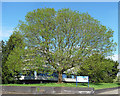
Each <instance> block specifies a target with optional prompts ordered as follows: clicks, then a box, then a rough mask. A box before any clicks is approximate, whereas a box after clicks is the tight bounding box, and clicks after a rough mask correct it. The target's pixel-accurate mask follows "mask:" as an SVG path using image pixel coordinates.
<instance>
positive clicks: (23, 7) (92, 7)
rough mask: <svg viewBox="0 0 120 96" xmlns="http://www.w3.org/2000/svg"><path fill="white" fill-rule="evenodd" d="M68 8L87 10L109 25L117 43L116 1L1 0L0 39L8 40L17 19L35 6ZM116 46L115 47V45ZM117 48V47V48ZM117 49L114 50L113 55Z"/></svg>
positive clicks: (22, 17)
mask: <svg viewBox="0 0 120 96" xmlns="http://www.w3.org/2000/svg"><path fill="white" fill-rule="evenodd" d="M45 7H46V8H54V9H55V10H58V9H61V8H70V9H71V10H78V11H79V12H88V13H89V14H90V15H91V16H92V17H94V18H95V19H97V20H98V21H100V22H101V24H102V25H105V26H107V27H110V28H111V29H112V30H113V31H115V32H114V41H115V42H117V43H118V3H117V2H54V3H53V2H3V3H2V33H0V40H8V39H9V36H10V35H11V34H12V31H13V29H14V28H15V27H16V26H17V24H18V23H19V20H23V21H24V19H25V15H26V14H27V12H29V11H33V10H34V9H37V8H45ZM116 48H117V47H116ZM117 50H118V48H117ZM117 54H118V51H115V55H117Z"/></svg>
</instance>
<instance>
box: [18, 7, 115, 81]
mask: <svg viewBox="0 0 120 96" xmlns="http://www.w3.org/2000/svg"><path fill="white" fill-rule="evenodd" d="M18 30H19V31H20V32H21V33H22V34H23V35H24V38H25V42H26V44H27V48H28V49H29V48H34V47H36V49H41V51H42V53H41V54H44V55H43V57H44V62H45V63H46V64H49V65H51V66H52V67H53V68H54V69H56V71H57V73H58V75H59V77H58V82H59V83H61V82H62V73H63V72H64V71H66V70H67V69H70V68H72V67H74V66H79V65H80V64H81V63H82V62H83V61H84V60H85V58H87V57H88V56H90V55H91V54H93V53H94V54H95V53H99V54H102V55H110V54H111V53H112V51H113V50H114V48H115V45H116V44H115V43H113V39H112V37H113V31H112V30H111V29H110V28H106V26H103V25H101V24H100V22H99V21H98V20H96V19H94V18H93V17H91V16H90V15H89V14H88V13H79V12H78V11H72V10H70V9H61V10H58V11H55V10H54V9H53V8H45V9H37V10H33V11H32V12H29V13H27V15H26V16H25V22H23V21H20V23H19V26H18ZM37 58H39V59H38V61H41V60H43V59H42V58H41V56H40V55H38V57H37ZM36 64H37V62H36ZM40 64H43V63H38V65H40Z"/></svg>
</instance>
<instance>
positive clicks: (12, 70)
mask: <svg viewBox="0 0 120 96" xmlns="http://www.w3.org/2000/svg"><path fill="white" fill-rule="evenodd" d="M24 47H25V45H24V43H23V37H22V35H21V34H20V33H19V32H17V31H14V32H13V34H12V35H11V36H10V38H9V40H8V41H7V42H6V43H5V42H4V41H2V83H10V82H16V80H15V76H17V74H19V70H20V69H21V68H22V67H20V66H19V63H20V62H21V59H20V57H21V54H22V53H23V52H22V51H21V50H22V49H23V48H24Z"/></svg>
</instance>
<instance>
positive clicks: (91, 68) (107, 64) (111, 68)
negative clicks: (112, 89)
mask: <svg viewBox="0 0 120 96" xmlns="http://www.w3.org/2000/svg"><path fill="white" fill-rule="evenodd" d="M117 66H118V62H117V61H116V62H115V61H113V60H110V59H105V58H104V56H101V55H100V54H94V55H92V56H90V57H89V58H87V59H86V60H85V61H84V64H81V66H80V69H79V71H78V74H80V75H83V76H84V75H85V76H86V75H87V76H89V77H90V82H94V83H100V82H106V83H108V82H109V83H110V82H113V79H115V78H116V75H117V73H118V69H117Z"/></svg>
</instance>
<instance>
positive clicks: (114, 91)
mask: <svg viewBox="0 0 120 96" xmlns="http://www.w3.org/2000/svg"><path fill="white" fill-rule="evenodd" d="M99 94H120V89H113V90H111V91H106V92H101V93H99Z"/></svg>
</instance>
